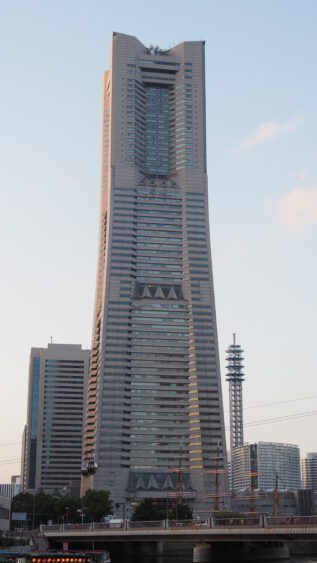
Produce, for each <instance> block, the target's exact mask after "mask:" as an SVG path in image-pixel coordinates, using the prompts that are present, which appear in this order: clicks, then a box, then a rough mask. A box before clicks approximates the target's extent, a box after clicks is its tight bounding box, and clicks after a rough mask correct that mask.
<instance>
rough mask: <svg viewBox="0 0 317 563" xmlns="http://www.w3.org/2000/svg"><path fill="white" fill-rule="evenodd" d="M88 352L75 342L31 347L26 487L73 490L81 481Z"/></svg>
mask: <svg viewBox="0 0 317 563" xmlns="http://www.w3.org/2000/svg"><path fill="white" fill-rule="evenodd" d="M89 356H90V352H89V350H83V349H82V347H81V346H80V345H75V344H48V347H47V348H32V349H31V354H30V366H29V389H28V409H27V431H26V444H25V470H24V473H25V477H24V488H25V489H26V490H28V491H34V490H35V491H36V490H38V489H40V488H41V489H43V490H44V491H47V492H52V491H53V490H54V489H68V490H70V488H72V490H73V489H74V483H75V482H76V483H77V488H78V492H79V483H80V477H81V459H82V440H83V431H84V411H85V407H86V392H87V380H88V371H89Z"/></svg>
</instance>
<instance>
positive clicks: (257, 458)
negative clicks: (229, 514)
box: [231, 442, 301, 493]
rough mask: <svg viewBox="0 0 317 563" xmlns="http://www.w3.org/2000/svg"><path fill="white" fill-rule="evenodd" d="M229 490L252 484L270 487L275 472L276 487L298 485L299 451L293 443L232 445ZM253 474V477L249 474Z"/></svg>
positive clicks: (270, 489) (283, 488)
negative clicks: (230, 484)
mask: <svg viewBox="0 0 317 563" xmlns="http://www.w3.org/2000/svg"><path fill="white" fill-rule="evenodd" d="M232 459H233V463H232V468H231V471H232V474H231V479H232V490H233V492H235V493H237V492H239V491H244V490H246V489H250V488H251V478H252V479H253V487H254V489H261V490H263V491H272V490H274V488H275V483H276V475H277V476H278V490H280V491H285V490H292V491H295V490H298V489H300V488H301V472H300V451H299V447H298V446H294V445H293V444H279V443H276V442H255V443H253V444H248V443H246V444H243V446H239V447H237V448H234V449H233V455H232ZM250 474H252V477H251V476H250Z"/></svg>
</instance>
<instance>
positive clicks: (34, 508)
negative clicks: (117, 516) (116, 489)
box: [11, 489, 112, 528]
mask: <svg viewBox="0 0 317 563" xmlns="http://www.w3.org/2000/svg"><path fill="white" fill-rule="evenodd" d="M81 510H83V512H84V515H85V521H86V522H87V521H90V522H99V521H100V520H101V518H102V517H103V516H105V515H106V514H111V513H112V501H111V500H110V498H109V493H108V491H93V490H91V489H90V490H89V491H87V492H86V494H85V495H84V496H83V497H82V499H80V498H78V497H72V496H70V495H67V496H64V497H59V498H56V497H54V496H52V495H47V494H46V493H44V492H43V491H39V492H38V493H36V495H32V494H30V493H20V494H19V495H17V496H15V497H14V498H13V499H12V506H11V512H26V513H27V527H28V528H32V526H33V523H34V527H35V528H36V527H38V526H39V525H40V524H47V522H48V520H52V521H53V522H60V523H62V522H65V523H66V522H70V523H71V522H80V521H81ZM16 525H17V523H16V522H12V523H11V526H12V527H15V526H16Z"/></svg>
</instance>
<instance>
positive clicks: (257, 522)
mask: <svg viewBox="0 0 317 563" xmlns="http://www.w3.org/2000/svg"><path fill="white" fill-rule="evenodd" d="M213 525H214V527H215V528H230V527H235V528H236V527H244V526H257V527H262V526H263V519H262V516H245V517H242V518H230V517H225V518H218V517H217V518H214V519H213Z"/></svg>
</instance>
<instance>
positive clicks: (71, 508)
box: [55, 495, 81, 523]
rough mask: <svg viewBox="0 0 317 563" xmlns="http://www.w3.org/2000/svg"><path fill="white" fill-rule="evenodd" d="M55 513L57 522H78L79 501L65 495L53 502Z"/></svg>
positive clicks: (76, 498)
mask: <svg viewBox="0 0 317 563" xmlns="http://www.w3.org/2000/svg"><path fill="white" fill-rule="evenodd" d="M55 512H56V515H57V518H58V520H59V522H60V521H61V520H63V521H64V522H65V523H66V522H76V521H77V522H80V512H81V500H80V498H78V497H72V496H70V495H67V496H65V497H61V498H59V499H58V500H56V501H55Z"/></svg>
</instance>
